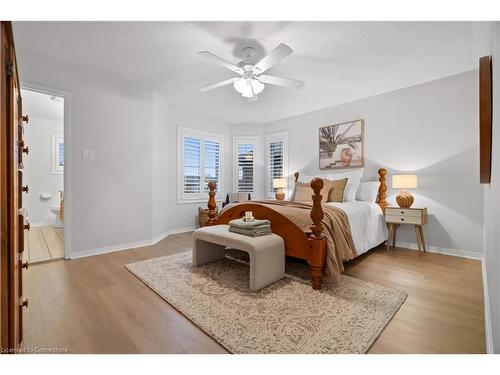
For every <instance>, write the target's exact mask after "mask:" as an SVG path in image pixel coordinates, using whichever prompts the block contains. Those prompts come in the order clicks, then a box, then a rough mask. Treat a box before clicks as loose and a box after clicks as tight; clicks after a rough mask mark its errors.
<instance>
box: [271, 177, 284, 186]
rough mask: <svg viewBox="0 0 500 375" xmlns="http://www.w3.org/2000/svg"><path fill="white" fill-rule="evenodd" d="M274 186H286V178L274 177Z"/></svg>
mask: <svg viewBox="0 0 500 375" xmlns="http://www.w3.org/2000/svg"><path fill="white" fill-rule="evenodd" d="M273 188H275V189H283V188H286V178H273Z"/></svg>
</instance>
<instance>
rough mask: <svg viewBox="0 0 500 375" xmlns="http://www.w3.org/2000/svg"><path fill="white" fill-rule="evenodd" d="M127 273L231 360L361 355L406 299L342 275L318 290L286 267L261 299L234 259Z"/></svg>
mask: <svg viewBox="0 0 500 375" xmlns="http://www.w3.org/2000/svg"><path fill="white" fill-rule="evenodd" d="M126 267H127V269H128V270H129V271H130V272H132V273H133V274H134V275H136V276H137V277H138V278H139V279H140V280H142V281H143V282H144V283H145V284H146V285H148V286H149V287H150V288H151V289H153V290H154V291H155V292H156V293H158V294H159V295H160V296H161V297H162V298H163V299H165V300H166V301H167V302H168V303H170V304H171V305H172V306H173V307H175V308H176V309H177V310H178V311H180V312H181V313H182V314H183V315H185V316H186V317H187V318H188V319H190V320H191V321H192V322H193V323H194V324H196V325H197V326H198V327H200V328H201V329H202V330H203V331H205V332H206V333H207V334H208V335H210V336H211V337H212V338H213V339H215V340H216V341H217V342H218V343H219V344H221V345H222V346H223V347H225V348H226V349H227V350H228V351H230V352H232V353H242V354H243V353H366V351H367V350H368V349H369V348H370V346H371V345H372V344H373V342H374V341H375V339H376V338H377V337H378V336H379V335H380V333H381V332H382V331H383V329H384V327H385V326H386V325H387V324H388V323H389V321H390V320H391V319H392V317H393V316H394V315H395V314H396V312H397V311H398V309H399V308H400V307H401V305H402V304H403V302H404V301H405V299H406V297H407V294H406V293H405V292H404V291H401V290H395V289H388V288H385V287H382V286H380V285H377V284H374V283H371V282H368V281H364V280H360V279H356V278H353V277H349V276H345V275H342V278H341V282H340V284H339V285H337V286H333V285H331V283H329V282H328V281H327V282H325V283H324V285H323V288H322V290H320V291H316V290H313V289H312V288H311V285H310V284H309V282H308V277H307V275H308V270H307V266H306V265H305V264H302V263H297V262H288V261H287V270H286V272H287V276H286V277H285V278H284V279H282V280H280V281H278V282H276V283H274V284H272V285H270V286H268V287H266V288H264V289H262V290H260V291H258V292H251V291H249V289H248V280H249V267H248V264H247V263H246V262H244V261H242V260H241V259H235V258H234V257H226V258H225V259H223V260H220V261H217V262H214V263H209V264H206V265H203V266H200V267H193V266H192V263H191V252H185V253H179V254H174V255H169V256H164V257H160V258H155V259H149V260H146V261H142V262H137V263H132V264H128V265H127V266H126Z"/></svg>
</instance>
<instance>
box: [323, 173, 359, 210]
mask: <svg viewBox="0 0 500 375" xmlns="http://www.w3.org/2000/svg"><path fill="white" fill-rule="evenodd" d="M363 171H364V168H360V169H354V170H350V171H339V172H331V173H327V178H328V179H329V180H339V179H341V178H346V177H347V184H346V186H345V190H344V202H354V201H355V200H356V191H357V190H358V187H359V183H360V182H361V177H362V176H363Z"/></svg>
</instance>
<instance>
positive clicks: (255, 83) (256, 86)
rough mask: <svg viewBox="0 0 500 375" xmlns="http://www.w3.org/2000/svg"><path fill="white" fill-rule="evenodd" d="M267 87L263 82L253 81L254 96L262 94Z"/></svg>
mask: <svg viewBox="0 0 500 375" xmlns="http://www.w3.org/2000/svg"><path fill="white" fill-rule="evenodd" d="M265 87H266V85H264V84H263V83H262V82H260V81H257V80H256V79H252V89H253V92H254V94H256V95H258V94H260V93H261V92H262V91H263V90H264V88H265Z"/></svg>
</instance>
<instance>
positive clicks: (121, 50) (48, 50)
mask: <svg viewBox="0 0 500 375" xmlns="http://www.w3.org/2000/svg"><path fill="white" fill-rule="evenodd" d="M14 36H15V41H16V48H17V50H18V58H19V59H20V60H22V58H23V54H25V55H26V56H30V58H34V57H36V56H44V55H45V56H51V57H53V58H55V59H57V60H58V61H60V62H61V63H63V64H65V65H67V66H73V67H74V68H76V69H86V70H88V69H96V70H98V71H102V72H104V73H106V74H108V75H110V76H112V77H113V78H115V79H119V80H123V81H124V82H125V81H128V82H130V83H132V84H134V85H136V86H138V87H142V88H146V89H151V90H155V91H157V92H158V93H160V94H161V95H163V96H164V97H165V98H166V99H167V101H168V103H169V104H170V106H171V107H173V108H174V109H178V110H180V111H184V112H189V113H196V114H197V115H199V116H201V117H208V118H211V119H214V120H217V121H221V122H224V123H228V124H252V123H265V122H270V121H273V120H277V119H281V118H286V117H290V116H294V115H297V114H300V113H304V112H309V111H312V110H316V109H320V108H324V107H328V106H332V105H336V104H340V103H345V102H347V101H351V100H355V99H359V98H362V97H366V96H370V95H374V94H378V93H381V92H386V91H390V90H395V89H398V88H402V87H406V86H411V85H414V84H418V83H422V82H426V81H430V80H434V79H437V78H441V77H445V76H449V75H453V74H457V73H460V72H464V71H467V70H471V69H474V68H475V61H474V58H475V56H474V46H473V44H474V24H473V23H471V22H15V23H14ZM279 43H285V44H287V45H289V46H290V47H291V48H292V49H293V50H294V53H293V54H292V55H291V56H289V57H287V58H286V59H284V60H283V61H281V62H280V63H279V64H277V65H276V66H274V67H273V68H271V69H270V70H269V71H268V73H269V74H273V75H277V76H282V77H287V78H294V79H299V80H303V81H306V85H305V86H304V88H303V89H301V90H295V89H286V88H281V87H273V86H270V85H267V87H266V89H265V90H264V92H263V93H262V94H260V95H259V100H258V101H257V102H251V103H248V102H247V101H246V100H245V99H243V98H242V97H240V96H239V95H237V93H236V92H235V91H234V89H233V88H232V87H231V86H227V87H223V88H219V89H215V90H213V91H209V92H203V93H202V92H198V91H197V88H199V87H203V86H205V85H208V84H210V83H213V82H217V81H220V80H224V79H228V78H231V77H233V76H234V74H233V73H232V72H231V71H230V70H227V69H225V68H223V67H221V66H218V65H216V64H214V63H212V62H210V61H207V60H205V59H204V58H202V57H200V56H199V55H198V54H197V52H198V51H201V50H208V51H211V52H212V53H214V54H216V55H219V56H221V57H223V58H225V59H227V60H229V61H232V62H234V63H237V62H239V61H240V60H241V59H242V56H241V50H242V48H243V47H245V46H252V47H254V48H256V50H257V52H258V54H259V55H262V56H263V55H264V54H265V53H267V52H269V51H270V50H271V49H273V48H274V47H275V46H276V45H278V44H279ZM19 65H20V69H21V78H22V69H23V63H22V61H20V64H19Z"/></svg>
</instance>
